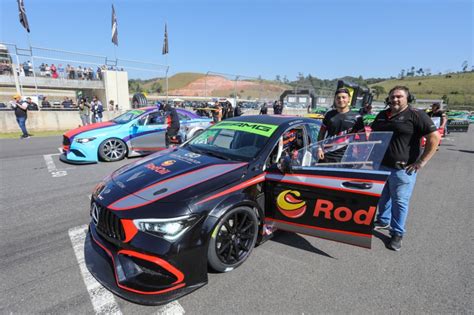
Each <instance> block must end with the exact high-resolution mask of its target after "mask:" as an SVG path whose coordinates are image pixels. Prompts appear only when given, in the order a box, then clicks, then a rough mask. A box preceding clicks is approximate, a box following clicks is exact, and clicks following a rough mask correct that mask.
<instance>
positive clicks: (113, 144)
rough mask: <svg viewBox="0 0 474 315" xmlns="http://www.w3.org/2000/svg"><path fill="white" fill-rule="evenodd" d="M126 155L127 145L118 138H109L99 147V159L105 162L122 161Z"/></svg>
mask: <svg viewBox="0 0 474 315" xmlns="http://www.w3.org/2000/svg"><path fill="white" fill-rule="evenodd" d="M125 155H127V145H126V144H125V142H123V141H122V140H120V139H118V138H110V139H106V140H104V141H102V143H101V144H100V145H99V157H100V159H101V160H103V161H106V162H115V161H119V160H122V159H123V158H124V157H125Z"/></svg>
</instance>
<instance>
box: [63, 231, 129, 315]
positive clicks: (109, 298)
mask: <svg viewBox="0 0 474 315" xmlns="http://www.w3.org/2000/svg"><path fill="white" fill-rule="evenodd" d="M86 231H87V225H81V226H77V227H75V228H72V229H69V238H70V239H71V243H72V248H73V249H74V254H76V259H77V262H78V263H79V268H80V270H81V274H82V279H83V280H84V283H85V285H86V288H87V292H88V293H89V297H90V298H91V302H92V306H93V307H94V311H95V313H96V314H117V315H118V314H122V312H121V311H120V308H119V306H118V304H117V302H116V301H115V298H114V296H113V294H112V293H111V292H110V291H108V290H107V289H106V288H104V287H103V286H102V285H101V284H100V283H99V282H97V280H95V279H94V277H93V276H92V275H91V273H90V272H89V270H87V267H86V263H85V260H84V243H85V241H86Z"/></svg>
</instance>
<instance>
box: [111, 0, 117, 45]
mask: <svg viewBox="0 0 474 315" xmlns="http://www.w3.org/2000/svg"><path fill="white" fill-rule="evenodd" d="M112 43H114V44H115V46H118V30H117V17H116V16H115V8H114V5H113V4H112Z"/></svg>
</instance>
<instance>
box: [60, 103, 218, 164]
mask: <svg viewBox="0 0 474 315" xmlns="http://www.w3.org/2000/svg"><path fill="white" fill-rule="evenodd" d="M176 111H177V113H178V116H179V120H180V125H181V130H180V134H181V137H182V139H187V138H191V137H192V136H194V135H196V134H198V133H200V132H202V131H203V130H204V129H206V128H207V127H209V126H210V125H211V119H209V118H203V117H200V116H198V115H196V114H194V113H191V112H189V111H187V110H183V109H177V110H176ZM166 127H167V125H166V121H165V116H163V113H162V112H161V111H159V110H158V108H157V107H144V108H140V109H133V110H129V111H127V112H125V113H123V114H122V115H120V116H118V117H116V118H114V119H112V120H111V121H107V122H101V123H95V124H91V125H87V126H83V127H79V128H76V129H73V130H70V131H68V132H66V133H65V134H64V136H63V154H62V155H61V156H60V159H61V161H63V162H67V163H75V164H87V163H97V162H98V161H99V159H100V160H103V161H107V162H112V161H118V160H121V159H123V158H124V157H125V156H129V157H131V156H138V155H145V154H149V153H151V152H155V151H159V150H162V149H164V148H165V147H166V145H165V135H166Z"/></svg>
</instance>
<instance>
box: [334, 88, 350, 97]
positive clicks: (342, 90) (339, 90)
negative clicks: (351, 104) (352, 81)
mask: <svg viewBox="0 0 474 315" xmlns="http://www.w3.org/2000/svg"><path fill="white" fill-rule="evenodd" d="M340 93H346V94H348V95H351V93H350V92H349V90H348V89H346V88H340V89H337V90H336V93H335V94H334V95H337V94H340Z"/></svg>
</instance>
